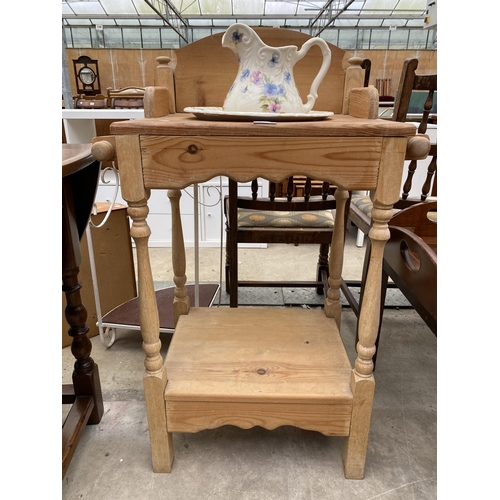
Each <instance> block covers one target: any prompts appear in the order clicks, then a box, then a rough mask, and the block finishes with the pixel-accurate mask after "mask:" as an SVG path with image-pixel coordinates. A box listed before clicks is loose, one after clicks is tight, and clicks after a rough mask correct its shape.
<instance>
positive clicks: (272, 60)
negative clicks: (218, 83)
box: [222, 23, 331, 113]
mask: <svg viewBox="0 0 500 500" xmlns="http://www.w3.org/2000/svg"><path fill="white" fill-rule="evenodd" d="M313 45H319V47H320V48H321V52H322V54H323V64H322V65H321V68H320V70H319V72H318V74H317V75H316V78H315V79H314V80H313V82H312V85H311V89H310V91H309V95H308V96H307V102H306V103H305V104H304V103H303V102H302V99H301V97H300V95H299V91H298V90H297V87H296V85H295V80H294V78H293V66H294V64H295V63H296V62H297V61H300V59H302V58H303V57H304V56H305V55H306V54H307V52H308V51H309V49H310V48H311V47H312V46H313ZM222 46H223V47H228V48H230V49H231V50H232V51H233V52H234V53H235V54H236V56H237V58H238V62H239V66H240V67H239V71H238V74H237V76H236V79H235V80H234V83H233V85H232V86H231V88H230V89H229V92H228V93H227V96H226V99H225V101H224V107H223V110H224V111H229V112H246V113H308V112H309V111H311V110H312V107H313V106H314V103H315V101H316V98H317V97H318V93H317V90H318V87H319V84H320V83H321V81H322V80H323V78H324V76H325V75H326V72H327V71H328V68H329V67H330V59H331V52H330V49H329V48H328V45H327V44H326V42H325V41H324V40H322V39H321V38H311V39H310V40H308V41H307V42H306V43H304V45H302V47H301V49H300V50H299V49H298V48H297V47H295V46H294V45H288V46H285V47H269V46H268V45H266V44H265V43H264V42H263V41H262V40H261V39H260V38H259V37H258V36H257V33H255V31H254V30H253V29H252V28H250V27H249V26H247V25H246V24H240V23H237V24H233V25H232V26H230V27H229V28H228V29H227V31H226V32H225V33H224V36H223V37H222Z"/></svg>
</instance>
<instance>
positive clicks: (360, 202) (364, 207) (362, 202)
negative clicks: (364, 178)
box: [351, 194, 437, 222]
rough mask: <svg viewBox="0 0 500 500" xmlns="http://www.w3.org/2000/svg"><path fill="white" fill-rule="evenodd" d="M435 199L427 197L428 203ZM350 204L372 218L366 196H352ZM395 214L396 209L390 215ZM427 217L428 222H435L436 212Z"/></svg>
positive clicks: (368, 199) (369, 201)
mask: <svg viewBox="0 0 500 500" xmlns="http://www.w3.org/2000/svg"><path fill="white" fill-rule="evenodd" d="M435 199H436V198H435V197H434V196H429V197H428V198H427V200H428V201H431V200H435ZM351 203H353V205H355V206H356V207H358V208H359V209H360V210H361V211H362V212H363V213H364V214H366V215H368V217H370V218H371V216H372V209H373V203H372V200H371V199H370V197H369V196H368V195H366V194H353V195H352V198H351ZM396 212H399V210H398V209H393V211H392V213H393V214H395V213H396ZM427 217H428V218H429V220H432V221H434V222H437V212H429V213H428V214H427Z"/></svg>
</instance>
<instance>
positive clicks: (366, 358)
mask: <svg viewBox="0 0 500 500" xmlns="http://www.w3.org/2000/svg"><path fill="white" fill-rule="evenodd" d="M391 215H392V210H391V207H387V206H383V205H381V204H379V203H377V202H375V203H374V207H373V211H372V220H373V223H372V227H371V229H370V232H369V233H368V236H369V238H370V242H371V250H370V257H369V259H370V260H369V264H368V269H367V275H366V281H365V287H364V290H363V296H362V299H361V300H362V302H361V310H360V314H359V322H358V326H359V328H358V333H359V341H358V342H357V345H356V350H357V352H358V357H357V359H356V362H355V364H354V370H353V373H352V375H351V389H352V391H353V395H354V402H353V413H352V418H351V429H350V433H349V437H347V438H346V439H345V443H344V454H343V462H344V474H345V477H346V478H349V479H362V478H363V477H364V469H365V461H366V451H367V448H368V433H369V430H370V419H371V413H372V407H373V395H374V391H375V379H374V378H373V355H374V354H375V351H376V347H375V342H376V340H377V335H378V331H379V323H380V301H381V286H382V283H381V281H382V262H383V257H384V247H385V243H386V241H387V240H388V239H389V236H390V232H389V228H388V225H387V222H388V221H389V219H390V218H391Z"/></svg>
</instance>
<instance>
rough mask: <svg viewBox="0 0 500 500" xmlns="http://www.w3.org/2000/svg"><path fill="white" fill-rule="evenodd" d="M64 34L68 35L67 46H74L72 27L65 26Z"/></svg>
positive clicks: (70, 47)
mask: <svg viewBox="0 0 500 500" xmlns="http://www.w3.org/2000/svg"><path fill="white" fill-rule="evenodd" d="M64 36H65V37H66V48H67V49H72V48H73V40H72V38H71V28H64Z"/></svg>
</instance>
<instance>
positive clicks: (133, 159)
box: [92, 87, 429, 479]
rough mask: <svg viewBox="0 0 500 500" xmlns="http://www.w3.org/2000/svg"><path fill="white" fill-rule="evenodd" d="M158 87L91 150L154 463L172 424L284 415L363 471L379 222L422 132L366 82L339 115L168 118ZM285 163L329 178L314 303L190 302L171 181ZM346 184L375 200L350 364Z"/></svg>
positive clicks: (245, 176) (354, 470)
mask: <svg viewBox="0 0 500 500" xmlns="http://www.w3.org/2000/svg"><path fill="white" fill-rule="evenodd" d="M165 96H166V89H164V88H159V87H150V88H147V89H146V94H145V106H146V107H145V109H146V117H147V118H145V119H138V120H131V121H122V122H119V123H114V124H112V125H111V129H110V130H111V134H113V135H112V136H108V137H104V138H103V137H99V138H95V139H94V145H93V148H92V152H93V154H94V156H95V157H96V158H98V159H99V160H101V161H104V160H109V159H112V158H114V159H117V162H118V166H119V170H120V175H121V183H122V186H121V187H122V195H123V198H124V199H125V200H126V201H127V203H128V206H129V208H128V213H129V215H130V217H131V219H132V221H133V224H132V228H131V236H132V237H133V239H134V241H135V244H136V246H137V260H138V274H139V300H140V311H141V333H142V337H143V349H144V352H145V354H146V359H145V367H146V371H145V375H144V394H145V399H146V409H147V416H148V424H149V435H150V443H151V451H152V462H153V470H154V471H155V472H170V471H171V468H172V463H173V459H174V446H173V440H172V433H174V432H197V431H200V430H202V429H213V428H216V427H219V426H223V425H235V426H238V427H241V428H244V429H248V428H251V427H254V426H262V427H264V428H266V429H275V428H276V427H278V426H282V425H292V426H296V427H299V428H302V429H308V430H315V431H319V432H321V433H323V434H325V435H327V436H343V437H345V446H344V452H343V464H344V474H345V477H346V478H359V479H361V478H363V475H364V467H365V459H366V451H367V446H368V433H369V427H370V417H371V411H372V401H373V394H374V388H375V380H374V377H373V373H372V371H373V363H372V357H373V355H374V353H375V341H376V336H377V332H378V323H379V319H380V318H379V316H380V307H379V302H380V293H381V273H382V258H383V253H384V245H385V242H386V240H387V239H388V238H389V229H388V225H387V221H388V220H389V219H390V218H391V215H392V205H393V203H394V202H395V201H397V200H398V199H399V190H400V186H401V177H402V170H403V163H404V160H405V157H406V158H408V157H409V156H412V155H413V156H419V157H424V156H425V155H427V152H428V150H429V140H428V138H427V137H426V136H418V135H416V130H415V127H414V126H413V125H411V124H406V123H398V122H389V121H385V120H378V119H376V112H375V113H373V110H376V109H377V106H378V93H377V92H376V90H375V89H374V88H373V87H369V88H354V89H350V91H349V96H348V97H349V98H348V99H347V101H346V106H345V113H344V114H335V115H334V116H332V117H330V118H328V119H325V120H323V121H313V122H280V123H277V124H273V125H269V124H265V123H264V124H262V123H253V122H226V121H205V120H199V119H197V118H195V117H194V116H193V115H191V114H183V113H177V114H170V115H168V111H167V107H166V105H165V103H166V102H167V100H168V99H165ZM160 97H161V98H160ZM374 115H375V116H374ZM148 117H149V118H148ZM294 174H296V175H297V174H300V175H305V176H308V177H311V178H312V179H323V180H325V181H328V182H330V183H331V184H333V185H335V186H337V190H336V195H335V196H336V198H337V210H336V218H335V231H334V234H333V237H332V245H331V248H332V252H331V257H330V262H329V266H330V277H329V280H328V284H329V290H328V293H327V298H326V299H325V303H324V308H323V309H317V310H308V309H286V308H283V309H281V308H271V307H270V308H263V307H255V308H244V307H240V308H227V307H211V308H201V307H200V308H196V307H190V304H189V298H188V296H187V293H186V281H187V278H186V275H185V269H186V257H185V248H184V241H183V233H182V226H181V217H180V208H179V207H180V205H179V200H180V196H181V191H180V190H181V189H183V188H185V187H187V186H189V185H191V184H194V183H201V182H205V181H208V180H209V179H212V178H213V177H215V176H219V175H224V176H228V177H229V178H230V179H233V180H235V181H237V182H248V181H251V180H252V179H255V178H257V177H263V178H265V179H268V180H269V181H273V182H276V183H279V182H282V181H283V180H284V179H286V178H288V177H290V176H292V175H294ZM151 189H164V190H168V191H167V195H168V197H169V198H170V202H171V204H172V260H173V271H174V282H175V286H176V288H175V298H174V303H173V308H174V316H175V324H176V328H175V333H174V334H173V338H172V341H171V344H170V347H169V349H168V353H167V355H166V359H165V360H163V359H162V356H161V354H160V347H161V341H160V338H159V324H158V310H157V304H156V300H155V291H154V286H153V277H152V273H151V266H150V259H149V252H148V238H149V235H150V228H149V226H148V223H147V215H148V198H149V194H150V190H151ZM351 190H359V191H362V190H370V191H371V192H372V197H373V202H374V208H373V214H372V218H373V225H372V228H371V230H370V233H369V238H370V239H371V243H372V251H371V256H370V261H369V270H368V274H367V278H366V287H365V292H364V297H363V303H362V305H361V313H360V318H359V342H358V344H357V359H356V361H355V363H354V367H352V366H351V364H350V362H349V359H348V357H347V353H346V351H345V348H344V345H343V342H342V339H341V337H340V333H339V328H340V320H341V304H340V300H339V299H340V283H341V272H342V263H343V259H342V258H339V256H342V255H343V249H344V232H345V227H344V219H345V217H344V214H345V203H346V200H347V199H348V191H351Z"/></svg>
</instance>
